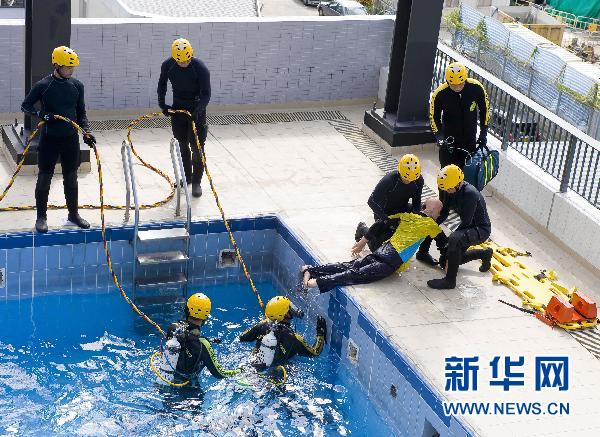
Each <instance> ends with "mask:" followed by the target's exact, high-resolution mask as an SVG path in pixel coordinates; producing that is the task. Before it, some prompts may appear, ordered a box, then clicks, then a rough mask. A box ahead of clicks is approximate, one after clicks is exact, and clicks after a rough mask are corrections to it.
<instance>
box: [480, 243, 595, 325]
mask: <svg viewBox="0 0 600 437" xmlns="http://www.w3.org/2000/svg"><path fill="white" fill-rule="evenodd" d="M474 248H491V249H494V257H493V258H492V266H491V268H490V271H491V272H492V281H494V282H499V283H501V284H504V285H505V286H507V287H508V288H510V289H511V290H512V291H514V293H515V294H516V295H517V296H519V297H520V298H521V300H522V304H523V306H528V307H530V308H532V309H534V310H536V311H539V312H540V313H542V314H544V315H545V314H546V307H547V305H548V303H549V302H550V299H552V297H553V296H559V297H562V298H564V299H566V300H570V299H571V297H572V296H573V293H574V292H576V291H577V287H573V288H571V289H570V288H567V287H566V286H564V285H562V284H560V283H559V282H557V281H556V273H555V272H553V271H550V272H548V274H547V275H540V273H539V272H537V273H536V272H535V271H534V270H531V269H530V268H529V267H527V266H526V265H525V264H524V263H522V262H521V261H520V260H518V259H517V257H518V256H530V255H531V254H530V253H528V252H519V251H517V250H514V249H511V248H510V247H500V246H498V245H497V244H495V243H493V242H492V241H487V242H485V243H483V244H481V245H478V246H474ZM544 272H545V271H544ZM536 276H537V277H536ZM597 324H598V320H597V319H584V320H581V321H579V322H573V323H567V324H564V323H556V325H557V326H559V327H561V328H563V329H565V330H568V331H574V330H578V329H586V328H593V327H595V326H596V325H597Z"/></svg>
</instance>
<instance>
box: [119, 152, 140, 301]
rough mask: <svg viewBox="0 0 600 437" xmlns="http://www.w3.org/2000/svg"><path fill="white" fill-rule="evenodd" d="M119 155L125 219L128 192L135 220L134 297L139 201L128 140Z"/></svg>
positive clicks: (128, 200)
mask: <svg viewBox="0 0 600 437" xmlns="http://www.w3.org/2000/svg"><path fill="white" fill-rule="evenodd" d="M121 157H122V158H123V171H124V172H125V189H126V194H125V205H126V208H125V220H126V221H128V220H129V209H130V206H131V205H130V203H131V195H130V192H132V193H133V205H134V211H135V213H134V214H135V215H134V217H135V220H134V224H133V240H132V242H131V244H132V245H133V265H132V268H133V270H132V284H133V292H134V297H135V283H136V282H135V280H136V274H137V242H138V241H137V240H138V231H139V224H140V202H139V198H138V192H137V186H136V183H135V173H134V172H133V158H132V153H131V144H129V142H128V141H123V144H122V145H121Z"/></svg>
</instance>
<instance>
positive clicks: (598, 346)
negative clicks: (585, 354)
mask: <svg viewBox="0 0 600 437" xmlns="http://www.w3.org/2000/svg"><path fill="white" fill-rule="evenodd" d="M571 336H572V337H573V338H574V339H575V340H577V342H578V343H579V344H580V345H582V346H583V347H584V348H586V349H587V350H588V351H589V352H590V353H591V354H592V355H593V356H595V357H596V358H597V359H599V360H600V331H599V330H598V329H597V328H594V329H585V330H583V331H573V332H571Z"/></svg>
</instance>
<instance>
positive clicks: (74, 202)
mask: <svg viewBox="0 0 600 437" xmlns="http://www.w3.org/2000/svg"><path fill="white" fill-rule="evenodd" d="M63 186H64V188H65V200H66V202H67V209H68V210H69V216H68V217H67V220H69V221H70V222H71V223H73V224H74V225H77V226H79V227H80V228H82V229H88V228H89V227H90V224H89V223H88V222H87V221H86V220H84V219H83V218H82V217H81V216H80V215H79V212H78V211H79V205H78V202H79V192H78V187H77V172H76V171H74V172H71V173H66V174H64V175H63Z"/></svg>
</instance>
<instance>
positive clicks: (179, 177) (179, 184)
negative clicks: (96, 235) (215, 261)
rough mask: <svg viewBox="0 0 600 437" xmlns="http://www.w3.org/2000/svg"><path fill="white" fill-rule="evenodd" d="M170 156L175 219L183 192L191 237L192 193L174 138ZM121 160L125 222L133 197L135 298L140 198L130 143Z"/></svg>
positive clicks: (186, 264)
mask: <svg viewBox="0 0 600 437" xmlns="http://www.w3.org/2000/svg"><path fill="white" fill-rule="evenodd" d="M170 154H171V163H172V164H173V175H174V179H175V194H176V206H175V217H178V216H179V215H180V214H181V190H183V192H184V195H185V200H186V220H185V228H186V230H187V232H188V235H191V221H192V201H191V198H190V192H189V188H188V184H187V181H186V178H185V170H184V168H183V159H182V158H181V150H180V149H179V143H178V142H177V140H176V139H174V138H172V139H171V143H170ZM121 158H122V160H123V172H124V175H125V222H128V221H129V217H130V212H129V211H130V209H131V198H132V197H133V209H134V225H133V240H132V245H133V266H132V267H133V271H132V276H133V290H134V297H135V291H136V274H137V256H138V233H139V224H140V202H139V197H138V191H137V186H136V182H135V172H134V170H133V157H132V151H131V144H130V143H129V142H128V141H123V144H122V145H121ZM189 252H190V239H189V238H187V239H186V250H185V253H186V256H188V254H189ZM188 264H189V263H187V262H186V263H185V267H184V269H185V270H184V272H183V273H184V275H185V277H186V278H187V277H188ZM186 290H187V283H186V284H185V285H184V293H186Z"/></svg>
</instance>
